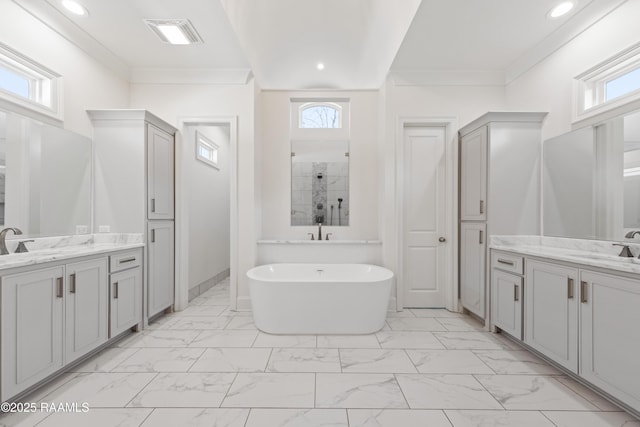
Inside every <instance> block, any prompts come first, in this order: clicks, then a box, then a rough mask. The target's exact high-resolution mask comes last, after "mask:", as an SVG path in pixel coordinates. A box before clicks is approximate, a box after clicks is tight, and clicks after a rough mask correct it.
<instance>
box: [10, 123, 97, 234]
mask: <svg viewBox="0 0 640 427" xmlns="http://www.w3.org/2000/svg"><path fill="white" fill-rule="evenodd" d="M91 159H92V146H91V140H90V139H89V138H87V137H85V136H82V135H78V134H75V133H73V132H70V131H67V130H64V129H61V128H58V127H55V126H52V125H48V124H44V123H41V122H38V121H36V120H33V119H30V118H27V117H24V116H21V115H19V114H15V113H13V112H6V111H0V227H2V228H4V227H17V228H19V229H20V230H22V232H23V234H24V235H25V236H30V237H40V236H54V235H68V234H82V233H89V232H90V231H91V163H92V160H91ZM25 236H23V237H25Z"/></svg>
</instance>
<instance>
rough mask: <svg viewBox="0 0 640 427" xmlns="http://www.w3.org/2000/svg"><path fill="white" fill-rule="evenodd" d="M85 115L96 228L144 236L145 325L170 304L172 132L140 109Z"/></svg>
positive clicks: (172, 250)
mask: <svg viewBox="0 0 640 427" xmlns="http://www.w3.org/2000/svg"><path fill="white" fill-rule="evenodd" d="M88 114H89V116H90V117H91V121H92V123H93V129H94V135H93V143H94V157H95V161H96V179H95V182H96V184H95V191H94V200H95V201H94V205H95V209H94V210H95V212H96V213H95V223H96V226H97V227H98V228H99V227H100V226H101V225H108V226H109V227H110V231H111V232H119V233H143V234H144V235H145V242H146V243H147V249H145V251H144V263H145V265H144V266H143V270H142V271H143V275H142V280H143V289H144V298H145V301H144V312H143V317H144V319H145V322H146V321H148V319H149V318H150V317H153V316H155V315H156V314H159V313H161V312H162V311H164V310H165V309H167V308H171V307H172V306H173V303H174V284H175V278H174V275H173V271H174V268H175V267H174V263H175V248H174V243H173V242H174V234H173V233H174V221H173V220H174V218H175V214H174V211H175V206H174V205H175V195H174V192H175V189H174V186H175V133H176V132H177V129H176V128H174V127H173V126H171V125H170V124H168V123H167V122H165V121H164V120H162V119H160V118H158V117H156V116H155V115H153V114H151V113H149V112H148V111H146V110H91V111H88ZM154 230H155V231H154ZM96 231H99V230H96ZM154 233H155V239H154ZM169 233H170V235H169ZM169 264H171V265H169ZM113 288H114V287H113V285H112V290H113ZM112 300H113V299H112ZM116 329H118V328H117V327H116Z"/></svg>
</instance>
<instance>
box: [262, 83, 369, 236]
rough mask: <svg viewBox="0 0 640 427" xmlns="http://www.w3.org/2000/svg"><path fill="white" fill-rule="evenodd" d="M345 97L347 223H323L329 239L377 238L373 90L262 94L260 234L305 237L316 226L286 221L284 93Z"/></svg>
mask: <svg viewBox="0 0 640 427" xmlns="http://www.w3.org/2000/svg"><path fill="white" fill-rule="evenodd" d="M292 97H293V98H305V97H307V98H349V99H350V100H351V105H350V112H351V114H350V123H351V137H350V141H349V199H350V200H349V210H350V215H349V226H348V227H337V226H334V227H330V226H324V227H323V232H324V233H328V232H329V233H333V236H332V237H333V238H335V239H341V240H344V239H358V240H360V239H378V238H379V232H378V192H377V188H378V185H379V184H380V182H381V181H380V179H381V176H380V173H379V172H380V168H379V159H378V152H377V143H378V127H377V124H378V122H379V121H380V117H379V116H378V104H379V102H380V99H379V92H378V91H359V92H317V91H313V92H288V91H267V92H263V93H262V97H261V101H262V117H263V119H262V122H261V125H262V143H261V149H262V153H263V155H262V162H261V168H262V186H261V191H262V197H261V200H262V234H261V238H263V239H307V238H308V236H307V233H311V232H314V233H316V234H317V227H316V226H306V227H305V226H296V227H292V226H291V139H290V136H289V131H290V127H289V120H290V119H289V117H290V98H292Z"/></svg>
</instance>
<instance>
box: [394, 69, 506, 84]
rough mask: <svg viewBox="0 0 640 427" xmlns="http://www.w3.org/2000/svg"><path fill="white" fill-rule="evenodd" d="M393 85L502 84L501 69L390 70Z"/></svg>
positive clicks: (502, 74)
mask: <svg viewBox="0 0 640 427" xmlns="http://www.w3.org/2000/svg"><path fill="white" fill-rule="evenodd" d="M389 78H390V79H391V82H392V83H393V84H394V85H395V86H504V82H505V80H504V73H503V72H502V71H466V70H464V71H463V70H437V71H436V70H425V71H418V70H411V71H409V70H392V71H391V72H390V73H389Z"/></svg>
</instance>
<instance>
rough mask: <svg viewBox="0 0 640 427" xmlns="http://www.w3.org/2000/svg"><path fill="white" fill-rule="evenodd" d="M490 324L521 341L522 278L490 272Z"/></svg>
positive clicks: (502, 272) (495, 270)
mask: <svg viewBox="0 0 640 427" xmlns="http://www.w3.org/2000/svg"><path fill="white" fill-rule="evenodd" d="M491 322H493V324H494V325H495V326H497V327H499V328H500V329H502V330H503V331H504V332H506V333H508V334H509V335H511V336H513V337H515V338H518V339H520V340H521V339H522V277H520V276H516V275H515V274H509V273H506V272H504V271H500V270H497V269H495V268H494V269H493V270H492V272H491Z"/></svg>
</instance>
